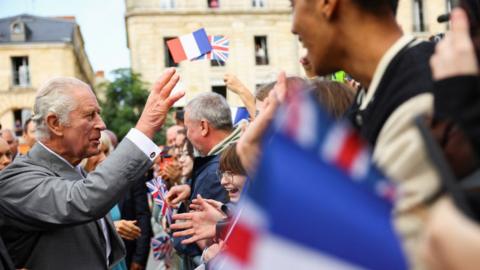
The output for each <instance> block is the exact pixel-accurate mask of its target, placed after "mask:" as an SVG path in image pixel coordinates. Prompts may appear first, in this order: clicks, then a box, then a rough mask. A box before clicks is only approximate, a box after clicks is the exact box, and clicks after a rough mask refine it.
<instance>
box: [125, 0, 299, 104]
mask: <svg viewBox="0 0 480 270" xmlns="http://www.w3.org/2000/svg"><path fill="white" fill-rule="evenodd" d="M125 2H126V15H125V23H126V29H127V35H128V41H127V42H128V47H129V48H130V57H131V65H132V68H133V70H134V71H136V72H139V73H141V74H142V77H143V79H144V80H146V81H147V82H150V83H152V82H153V81H154V80H155V78H157V77H158V76H159V75H160V74H161V73H162V71H163V70H164V69H165V68H166V67H168V66H172V65H171V64H172V63H169V54H168V49H167V47H166V45H165V40H166V39H168V38H170V37H176V36H179V35H182V34H187V33H191V32H193V31H195V30H197V29H199V28H202V27H203V28H205V30H206V31H207V34H208V35H224V36H227V37H228V38H229V40H230V52H229V58H228V61H227V62H226V65H224V66H222V65H218V63H216V62H215V61H214V62H213V63H211V62H210V61H208V60H200V61H192V62H191V61H183V62H181V63H180V64H179V65H178V67H177V68H178V71H179V73H180V75H181V76H182V81H181V84H180V87H182V88H184V89H185V90H187V99H188V98H191V97H192V96H193V95H195V94H196V93H198V92H203V91H212V90H213V91H216V92H219V93H223V94H224V93H226V90H225V86H224V82H223V75H224V74H225V73H226V72H230V73H233V74H235V75H237V76H238V77H239V78H240V79H241V80H242V81H243V82H244V83H245V84H246V85H247V87H249V88H250V89H254V88H255V86H256V85H258V84H263V83H265V82H270V81H272V80H273V79H275V77H276V74H277V72H278V71H279V70H285V71H286V72H287V73H288V74H299V73H300V72H302V71H301V66H300V65H299V64H298V63H299V62H298V59H299V44H298V42H297V38H296V37H295V36H294V35H292V33H291V32H290V29H291V14H290V4H289V1H288V0H275V1H274V0H253V1H252V0H218V1H215V0H213V1H207V0H205V1H203V0H195V1H192V0H160V1H159V0H140V1H139V0H126V1H125ZM227 100H228V101H229V103H230V104H231V105H234V106H235V105H240V102H239V100H238V99H237V98H236V96H235V95H232V94H230V93H228V94H227Z"/></svg>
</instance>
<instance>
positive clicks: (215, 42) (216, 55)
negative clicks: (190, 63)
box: [194, 35, 230, 63]
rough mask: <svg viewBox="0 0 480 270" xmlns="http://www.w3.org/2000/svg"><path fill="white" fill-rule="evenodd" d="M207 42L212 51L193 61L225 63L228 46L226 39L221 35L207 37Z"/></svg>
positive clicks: (228, 42)
mask: <svg viewBox="0 0 480 270" xmlns="http://www.w3.org/2000/svg"><path fill="white" fill-rule="evenodd" d="M208 41H209V42H210V45H211V46H212V50H211V51H210V52H208V53H205V54H203V55H201V56H199V57H197V58H195V59H194V60H202V59H208V60H216V61H219V62H223V63H225V62H227V59H228V56H229V46H230V41H229V40H228V38H227V37H225V36H222V35H216V36H208Z"/></svg>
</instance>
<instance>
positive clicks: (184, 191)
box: [166, 185, 192, 206]
mask: <svg viewBox="0 0 480 270" xmlns="http://www.w3.org/2000/svg"><path fill="white" fill-rule="evenodd" d="M191 190H192V189H191V188H190V186H189V185H178V186H173V187H171V188H170V190H169V191H168V193H167V198H166V199H167V203H168V204H169V205H171V206H176V205H178V203H180V202H181V201H184V200H186V199H188V197H190V192H191Z"/></svg>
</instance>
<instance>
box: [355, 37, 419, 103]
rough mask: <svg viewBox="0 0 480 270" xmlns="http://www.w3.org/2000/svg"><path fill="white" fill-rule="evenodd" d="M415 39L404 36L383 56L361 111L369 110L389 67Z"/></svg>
mask: <svg viewBox="0 0 480 270" xmlns="http://www.w3.org/2000/svg"><path fill="white" fill-rule="evenodd" d="M414 39H415V37H413V36H412V35H404V36H402V37H401V38H400V39H398V40H397V41H396V42H395V43H394V44H393V45H392V47H390V48H389V49H388V50H387V52H386V53H385V54H384V55H383V56H382V59H380V62H379V63H378V65H377V68H376V69H375V72H374V73H373V78H372V82H371V83H370V87H368V91H367V94H366V95H365V98H364V99H363V101H362V104H361V105H360V110H365V108H367V105H368V103H370V101H371V100H372V98H373V95H374V94H375V92H376V91H377V88H378V85H379V84H380V81H381V79H382V77H383V75H384V73H385V71H386V69H387V67H388V65H389V64H390V62H391V61H392V60H393V58H394V57H395V56H396V55H397V54H398V53H399V52H400V51H401V50H402V49H403V48H404V47H405V46H407V44H409V43H410V42H412V41H413V40H414Z"/></svg>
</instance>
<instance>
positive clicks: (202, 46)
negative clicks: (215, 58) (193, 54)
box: [193, 28, 212, 54]
mask: <svg viewBox="0 0 480 270" xmlns="http://www.w3.org/2000/svg"><path fill="white" fill-rule="evenodd" d="M193 36H194V37H195V40H196V41H197V44H198V49H199V50H200V53H202V54H204V53H207V52H209V51H211V50H212V46H211V45H210V42H209V41H208V36H207V33H206V32H205V29H203V28H202V29H199V30H197V31H195V32H193Z"/></svg>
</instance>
